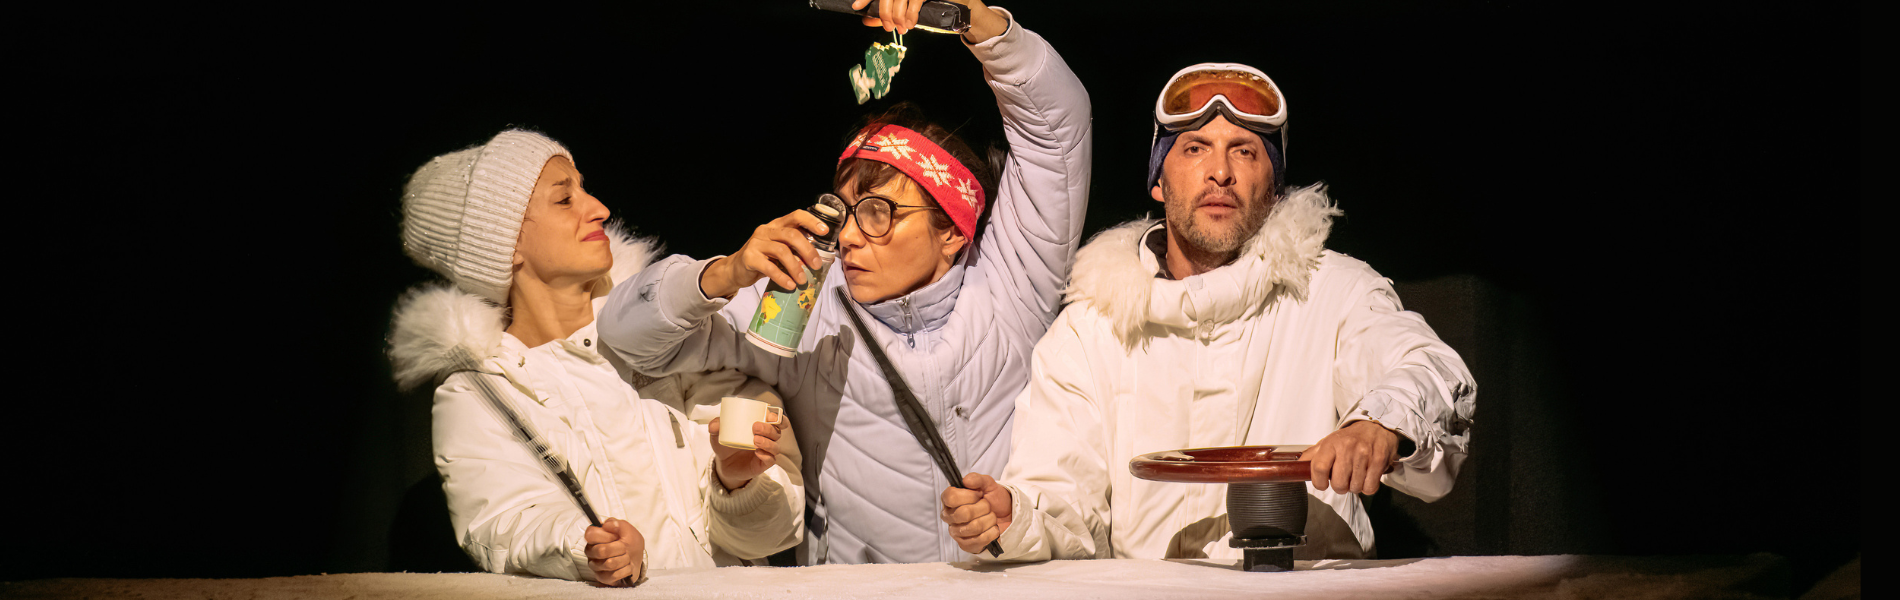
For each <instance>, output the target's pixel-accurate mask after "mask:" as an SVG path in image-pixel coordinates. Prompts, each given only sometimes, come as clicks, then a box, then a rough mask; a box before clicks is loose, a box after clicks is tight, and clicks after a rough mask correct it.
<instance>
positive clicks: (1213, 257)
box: [1161, 180, 1273, 269]
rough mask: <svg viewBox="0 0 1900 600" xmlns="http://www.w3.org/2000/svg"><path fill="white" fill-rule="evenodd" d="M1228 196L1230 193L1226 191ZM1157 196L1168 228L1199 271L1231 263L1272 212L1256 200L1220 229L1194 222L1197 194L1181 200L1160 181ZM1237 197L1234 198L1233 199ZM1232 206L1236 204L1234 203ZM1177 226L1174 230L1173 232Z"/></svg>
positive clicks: (1261, 200) (1264, 201) (1268, 202)
mask: <svg viewBox="0 0 1900 600" xmlns="http://www.w3.org/2000/svg"><path fill="white" fill-rule="evenodd" d="M1230 193H1231V192H1230ZM1161 195H1162V197H1163V198H1167V200H1168V201H1167V203H1166V208H1167V216H1168V225H1169V229H1175V230H1176V235H1178V236H1179V239H1180V243H1181V245H1182V248H1181V250H1182V251H1183V252H1184V253H1186V254H1187V258H1188V260H1189V261H1190V262H1193V263H1195V264H1197V265H1200V266H1201V267H1202V268H1203V269H1212V268H1214V267H1218V266H1221V265H1225V264H1227V263H1228V262H1231V261H1233V259H1234V257H1235V256H1236V255H1238V254H1239V253H1240V246H1241V245H1242V244H1245V243H1247V241H1248V240H1251V239H1253V236H1254V234H1257V233H1260V228H1261V227H1262V226H1264V225H1265V224H1266V222H1267V214H1268V213H1270V212H1272V210H1273V202H1271V200H1270V197H1269V198H1256V199H1254V200H1253V201H1252V202H1247V203H1245V204H1242V205H1241V206H1240V210H1239V211H1237V213H1238V214H1236V215H1235V217H1236V218H1234V219H1232V220H1231V222H1229V223H1226V224H1225V225H1224V226H1223V225H1219V224H1214V223H1202V222H1200V221H1199V219H1198V215H1197V211H1195V210H1194V204H1195V202H1196V201H1197V200H1199V199H1200V197H1201V194H1198V193H1196V194H1193V195H1191V196H1189V197H1186V198H1182V197H1177V196H1176V195H1175V191H1174V189H1173V186H1170V185H1168V182H1167V181H1165V180H1164V181H1162V182H1161ZM1237 199H1238V198H1236V200H1237ZM1236 204H1240V203H1239V202H1236ZM1177 227H1178V229H1177Z"/></svg>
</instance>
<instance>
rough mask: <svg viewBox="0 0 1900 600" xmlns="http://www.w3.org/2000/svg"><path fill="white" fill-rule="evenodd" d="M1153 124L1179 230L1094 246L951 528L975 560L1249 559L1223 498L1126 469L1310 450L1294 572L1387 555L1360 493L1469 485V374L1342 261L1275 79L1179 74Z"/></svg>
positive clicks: (1330, 212) (1165, 225) (1362, 266)
mask: <svg viewBox="0 0 1900 600" xmlns="http://www.w3.org/2000/svg"><path fill="white" fill-rule="evenodd" d="M1154 118H1155V135H1154V138H1153V142H1152V151H1151V153H1150V158H1149V164H1148V178H1147V184H1148V193H1149V196H1150V197H1152V198H1153V199H1154V200H1156V201H1158V202H1161V203H1162V204H1163V205H1164V206H1165V207H1166V210H1165V214H1166V220H1165V221H1162V222H1155V221H1154V220H1151V219H1142V220H1137V221H1134V222H1131V223H1128V224H1124V225H1121V226H1118V227H1115V228H1112V229H1109V230H1107V231H1104V232H1103V233H1101V234H1099V235H1097V236H1095V237H1094V238H1093V239H1092V240H1091V241H1090V242H1089V243H1088V244H1087V245H1086V246H1084V247H1083V248H1082V250H1081V251H1080V252H1079V253H1078V255H1077V258H1076V264H1075V269H1074V272H1073V275H1072V277H1071V279H1070V282H1069V287H1068V289H1067V298H1066V300H1067V301H1068V302H1070V303H1071V304H1070V306H1069V307H1068V309H1067V310H1064V311H1063V312H1062V314H1061V315H1060V316H1058V317H1057V319H1056V321H1055V323H1054V324H1052V325H1051V326H1050V328H1049V333H1048V334H1047V335H1045V336H1044V337H1043V338H1042V340H1041V341H1039V342H1038V343H1037V345H1036V349H1035V352H1034V355H1033V357H1032V359H1031V369H1032V372H1033V373H1034V374H1035V376H1034V377H1031V379H1030V383H1029V388H1028V389H1027V390H1026V391H1025V392H1024V393H1023V395H1022V396H1021V397H1020V399H1019V400H1018V401H1017V407H1016V422H1015V429H1014V431H1013V435H1012V438H1013V442H1014V446H1013V448H1012V451H1011V454H1010V458H1009V463H1008V466H1007V467H1006V468H1005V470H1004V472H1003V474H1002V475H1003V476H1002V478H1001V480H1000V481H997V480H995V479H992V478H991V477H990V476H989V475H988V474H983V473H972V474H970V475H967V476H966V477H965V481H964V483H965V485H966V487H968V488H969V489H958V488H954V487H952V488H947V489H945V490H944V492H943V494H942V500H943V511H942V515H941V518H942V520H943V521H944V522H945V523H946V524H947V525H948V527H949V529H950V533H951V536H952V537H953V538H955V539H956V540H957V542H958V544H959V546H961V547H962V548H963V550H964V551H966V552H973V553H974V552H977V551H979V550H981V549H982V548H983V547H984V546H985V545H986V544H988V543H989V542H991V541H996V542H998V543H999V544H1000V546H1001V547H1002V550H1003V554H1002V556H1001V557H1000V558H1001V559H1003V560H1047V559H1073V558H1111V557H1113V558H1187V557H1210V558H1238V557H1239V556H1240V552H1241V551H1240V550H1239V549H1236V548H1232V547H1230V546H1229V544H1228V539H1229V538H1230V537H1231V536H1232V534H1231V532H1230V531H1229V529H1230V528H1229V525H1228V519H1227V507H1226V506H1225V499H1224V498H1225V495H1224V494H1223V493H1222V492H1223V490H1222V489H1218V488H1210V486H1202V485H1188V484H1179V483H1164V482H1153V481H1145V480H1139V479H1135V478H1134V477H1133V476H1132V475H1131V474H1130V472H1129V467H1128V465H1129V461H1130V460H1131V459H1133V458H1135V457H1136V456H1139V455H1142V454H1145V453H1150V452H1157V451H1165V450H1172V449H1178V448H1207V447H1218V446H1242V445H1275V446H1281V447H1282V448H1285V447H1287V446H1289V445H1295V446H1294V447H1296V448H1297V447H1300V446H1305V448H1304V453H1303V454H1302V456H1301V459H1302V460H1307V461H1310V462H1311V463H1312V465H1311V466H1312V472H1313V479H1312V482H1311V484H1310V485H1309V487H1308V488H1307V490H1308V494H1309V495H1310V496H1311V499H1310V500H1309V502H1308V505H1307V506H1308V510H1307V515H1308V516H1307V519H1306V529H1305V534H1306V540H1305V545H1304V546H1301V547H1300V548H1299V549H1298V550H1296V551H1295V558H1297V559H1303V560H1310V559H1315V558H1322V557H1330V558H1350V557H1368V556H1371V555H1372V554H1373V548H1374V547H1373V535H1372V533H1373V532H1372V527H1371V524H1370V522H1368V521H1367V519H1366V514H1365V511H1364V509H1363V508H1362V506H1361V503H1360V499H1359V498H1358V496H1357V495H1356V494H1371V493H1374V492H1376V491H1378V489H1379V486H1380V485H1381V484H1384V485H1390V486H1392V487H1393V488H1395V489H1397V490H1399V491H1401V492H1405V493H1408V494H1411V495H1413V496H1417V497H1420V498H1422V499H1425V500H1428V501H1429V500H1435V499H1437V498H1439V497H1441V496H1443V495H1445V494H1446V493H1448V492H1450V491H1451V486H1452V482H1453V480H1454V479H1455V478H1456V476H1457V471H1458V466H1459V465H1460V464H1461V463H1462V462H1463V461H1464V458H1465V456H1466V448H1467V443H1468V440H1469V439H1470V432H1469V427H1470V418H1471V414H1472V410H1473V408H1474V406H1475V404H1474V401H1475V400H1474V399H1475V390H1476V387H1475V385H1474V383H1473V381H1472V377H1471V374H1470V372H1469V371H1468V370H1467V369H1466V368H1465V365H1464V363H1463V361H1462V360H1460V358H1459V357H1458V354H1457V353H1456V352H1454V351H1453V350H1452V349H1451V348H1450V347H1448V346H1446V345H1445V344H1444V342H1442V341H1440V340H1439V339H1438V336H1437V335H1436V334H1435V333H1433V332H1432V330H1431V328H1430V327H1428V326H1427V325H1426V324H1425V321H1424V319H1423V318H1421V317H1419V316H1418V315H1417V314H1416V313H1411V312H1405V311H1404V309H1403V308H1401V307H1400V305H1399V301H1398V298H1397V295H1396V294H1395V293H1394V292H1393V290H1392V287H1391V284H1390V282H1388V281H1387V280H1386V279H1385V278H1383V277H1381V276H1379V274H1378V273H1377V272H1375V271H1373V270H1372V268H1371V267H1370V266H1368V265H1366V263H1364V262H1362V261H1359V260H1356V259H1353V258H1351V257H1348V256H1346V255H1343V254H1339V253H1336V252H1332V251H1329V250H1325V249H1324V245H1325V241H1326V237H1327V234H1328V232H1329V231H1330V229H1331V224H1332V219H1333V218H1334V217H1336V216H1338V215H1340V214H1342V213H1341V212H1340V211H1339V209H1338V208H1336V207H1335V206H1334V204H1333V201H1332V200H1331V199H1329V198H1328V197H1327V196H1326V193H1325V189H1324V186H1323V185H1319V184H1315V185H1311V186H1306V187H1289V186H1288V185H1287V179H1286V125H1287V102H1286V98H1285V96H1284V95H1283V94H1281V93H1280V88H1279V87H1278V86H1277V85H1275V84H1274V82H1273V80H1272V79H1270V78H1268V77H1267V76H1266V74H1265V73H1262V72H1261V71H1260V70H1258V69H1255V68H1253V67H1249V66H1247V65H1241V64H1228V63H1207V64H1200V65H1195V66H1192V67H1188V68H1186V69H1183V70H1181V71H1180V72H1179V73H1176V74H1175V75H1174V77H1173V78H1171V79H1170V80H1169V81H1168V84H1167V85H1166V86H1165V87H1164V88H1163V90H1162V93H1161V96H1160V97H1159V98H1157V99H1156V101H1155V113H1154ZM1111 523H1112V524H1113V526H1112V527H1111V526H1110V524H1111ZM977 558H978V559H989V557H988V556H987V555H981V556H977Z"/></svg>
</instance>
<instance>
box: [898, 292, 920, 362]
mask: <svg viewBox="0 0 1900 600" xmlns="http://www.w3.org/2000/svg"><path fill="white" fill-rule="evenodd" d="M897 306H898V308H902V309H904V345H906V346H910V348H911V349H912V350H915V349H917V338H916V337H914V335H913V333H912V330H913V329H914V328H915V325H914V324H913V316H914V315H912V313H911V312H910V298H898V299H897Z"/></svg>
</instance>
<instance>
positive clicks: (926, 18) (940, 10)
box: [810, 0, 970, 33]
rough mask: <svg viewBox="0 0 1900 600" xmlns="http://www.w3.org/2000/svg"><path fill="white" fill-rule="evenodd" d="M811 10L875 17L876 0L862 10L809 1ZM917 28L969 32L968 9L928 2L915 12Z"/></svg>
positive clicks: (836, 1) (846, 2) (847, 1)
mask: <svg viewBox="0 0 1900 600" xmlns="http://www.w3.org/2000/svg"><path fill="white" fill-rule="evenodd" d="M810 1H811V7H812V8H819V9H824V10H829V11H832V12H841V13H850V14H854V15H858V16H860V17H873V18H875V17H877V0H871V3H870V4H866V5H865V6H864V10H851V0H810ZM917 28H918V29H922V30H924V31H935V32H937V33H963V32H965V31H969V30H970V7H968V6H964V5H961V4H956V3H954V2H944V1H943V0H929V1H928V2H925V3H924V5H923V7H922V8H919V9H918V10H917Z"/></svg>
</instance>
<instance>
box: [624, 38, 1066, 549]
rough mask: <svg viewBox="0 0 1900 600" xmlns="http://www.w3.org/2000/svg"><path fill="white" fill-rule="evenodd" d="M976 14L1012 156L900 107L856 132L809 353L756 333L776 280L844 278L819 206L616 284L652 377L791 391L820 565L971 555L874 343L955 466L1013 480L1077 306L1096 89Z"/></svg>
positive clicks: (805, 345) (637, 354)
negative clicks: (777, 348)
mask: <svg viewBox="0 0 1900 600" xmlns="http://www.w3.org/2000/svg"><path fill="white" fill-rule="evenodd" d="M859 4H863V2H860V3H859ZM920 4H921V2H920V1H917V0H886V1H885V2H882V3H881V5H882V6H881V10H882V11H883V12H882V15H881V18H869V19H866V20H865V21H866V24H867V25H875V26H882V27H884V28H886V29H892V30H897V31H905V30H908V29H909V28H910V27H912V26H914V25H915V24H916V14H917V9H918V7H919V5H920ZM959 4H965V5H966V6H968V7H969V9H970V29H969V31H968V32H966V33H964V35H963V38H964V41H965V43H966V45H968V47H969V48H970V51H971V53H973V54H975V55H976V57H977V60H978V61H979V62H981V63H982V67H983V68H982V73H983V75H984V77H985V79H986V80H987V83H988V84H989V86H990V89H991V90H992V91H993V92H994V93H995V94H996V99H997V105H998V107H999V108H1000V109H1001V111H1002V117H1003V129H1004V133H1005V135H1006V136H1007V138H1008V140H1009V145H1010V149H1009V153H1008V155H1007V157H1003V156H1000V155H999V156H997V159H996V161H995V162H996V163H998V164H997V165H996V166H992V165H991V164H990V161H986V160H983V159H981V158H979V157H978V156H977V155H976V154H975V153H973V152H971V151H970V148H969V147H968V146H967V145H966V144H964V142H962V141H961V140H959V139H957V137H956V136H955V135H953V134H951V133H950V132H949V131H947V130H945V129H944V128H943V127H940V126H937V125H934V124H931V123H929V122H927V121H924V120H922V119H920V118H918V117H917V115H916V114H915V111H914V110H910V109H908V107H906V106H903V105H900V106H899V107H898V108H897V109H896V110H894V111H892V112H890V113H886V114H883V115H879V116H876V117H873V118H871V119H869V120H868V122H867V124H865V125H864V126H862V127H859V128H857V129H854V130H852V134H851V135H850V136H849V141H848V142H847V143H846V145H845V147H844V148H843V149H842V153H841V154H840V156H839V159H838V163H837V169H836V171H835V175H834V178H833V181H834V183H835V187H836V189H835V192H836V193H837V195H838V196H839V197H840V198H841V199H843V200H844V204H845V205H846V206H847V207H848V211H847V212H846V213H845V214H844V215H843V217H844V219H843V222H842V223H841V224H840V225H839V227H841V228H842V230H841V231H839V232H837V233H838V249H837V260H836V261H835V262H834V263H833V264H832V265H831V266H830V267H829V270H830V271H829V275H828V276H826V277H825V279H824V281H823V283H822V287H823V289H821V290H820V294H819V295H818V298H819V301H818V302H817V304H816V306H815V307H813V308H812V309H811V311H812V314H811V320H810V322H809V324H808V325H807V326H806V331H805V334H804V338H803V341H802V342H800V343H799V345H798V348H797V353H796V354H795V356H792V357H781V356H779V355H777V354H774V353H773V352H769V351H767V350H765V349H764V348H761V347H759V346H755V345H753V344H752V343H749V342H748V341H747V340H746V336H745V331H744V328H745V326H746V324H747V323H748V322H749V320H750V318H751V317H752V315H753V313H754V311H756V310H757V309H758V307H759V304H760V298H761V295H762V294H763V293H764V291H765V289H766V286H767V285H768V283H776V284H777V285H779V286H783V287H784V288H793V287H796V286H797V285H799V284H802V283H804V282H805V279H806V272H805V268H804V267H809V268H811V269H812V270H814V271H818V270H820V269H824V268H826V267H824V263H823V262H822V261H821V260H820V258H819V254H818V252H817V251H816V250H815V249H814V248H813V246H812V244H811V243H810V242H809V241H807V238H806V236H807V235H813V236H820V235H824V234H826V233H829V231H828V229H827V228H826V227H825V225H824V224H823V223H822V222H821V221H819V220H818V219H817V218H815V217H813V216H812V215H811V214H809V213H806V212H805V211H802V210H800V211H797V212H793V213H792V214H790V215H787V216H785V217H782V218H780V219H777V220H775V221H772V222H771V223H767V224H765V225H762V226H760V227H758V228H757V229H756V230H755V231H753V233H752V236H751V238H750V239H748V240H746V242H745V245H744V246H743V247H741V248H740V249H739V250H738V251H737V252H734V253H733V254H732V255H730V256H721V257H714V258H711V259H706V260H698V261H695V260H693V259H692V258H689V257H685V256H673V257H670V258H667V259H665V260H662V261H660V262H658V263H656V264H654V265H653V266H651V267H649V268H648V269H647V270H646V271H644V272H642V273H641V274H640V275H639V276H638V278H637V279H636V280H634V281H633V282H632V283H631V285H626V286H622V287H616V288H614V292H613V293H612V294H611V296H610V298H609V300H608V303H607V307H606V308H605V310H603V311H602V313H601V339H602V340H603V341H604V342H606V343H607V344H608V346H609V347H611V348H613V349H614V350H616V351H617V352H618V353H619V354H620V356H621V357H623V358H625V359H626V360H627V361H628V363H629V364H630V365H631V366H632V367H633V368H635V369H637V370H640V371H642V372H644V373H647V374H649V375H654V376H662V375H667V374H671V373H679V372H693V371H704V370H709V369H720V368H726V367H735V368H737V369H739V370H740V371H743V372H746V373H748V374H751V375H754V376H757V377H759V378H760V379H763V380H765V381H766V382H768V383H771V384H773V385H774V386H776V387H777V388H778V389H779V391H780V393H781V395H782V396H784V398H785V406H786V414H787V415H788V416H789V417H790V419H791V422H792V427H793V428H795V429H796V430H798V431H799V445H800V447H801V451H802V452H803V454H804V457H805V459H804V475H805V477H804V481H805V491H806V498H807V511H806V513H807V514H806V519H805V523H806V541H805V543H804V544H801V545H800V547H799V560H800V562H801V563H803V564H824V563H870V562H938V561H959V560H967V559H968V557H969V555H968V554H965V553H964V552H963V551H962V550H961V549H959V548H958V546H957V543H956V541H955V540H953V539H951V537H950V536H949V535H948V533H946V532H945V531H944V528H943V526H942V524H941V522H940V521H939V520H938V514H937V511H938V501H937V496H938V493H939V492H940V491H941V490H943V488H944V486H946V485H948V484H949V483H950V482H949V481H948V480H947V479H946V478H945V477H944V475H943V474H942V471H943V470H944V467H943V466H939V465H938V463H936V462H934V461H933V456H932V454H930V453H927V452H926V451H925V450H924V447H923V445H922V444H921V443H920V438H924V437H925V436H926V432H919V431H913V430H912V429H911V428H910V427H909V426H908V425H907V424H906V423H907V422H906V420H905V419H904V417H903V414H902V413H900V408H899V406H898V402H899V397H898V396H897V394H896V393H894V392H893V387H892V386H893V383H892V381H891V380H889V379H887V378H886V377H884V376H883V371H882V368H881V367H880V365H879V363H878V361H877V359H876V358H874V356H873V351H872V348H871V347H870V345H875V347H876V348H877V349H880V350H881V351H882V353H883V354H885V355H887V356H888V360H889V361H890V363H891V366H892V367H894V370H895V371H896V373H897V374H898V375H899V376H900V379H901V380H902V381H903V383H904V384H907V388H908V390H909V391H910V392H911V394H912V395H914V397H915V398H916V401H917V402H918V403H919V404H921V406H922V412H925V413H928V421H932V422H934V425H935V427H934V428H935V429H936V433H937V434H938V436H937V437H939V438H940V439H941V445H940V446H939V447H940V448H941V449H942V450H945V451H947V453H948V454H949V455H950V457H952V460H953V464H954V468H956V469H958V470H962V471H977V472H989V473H995V472H1001V469H1002V467H1003V463H1004V461H1005V460H1006V458H1007V456H1008V455H1009V449H1010V425H1011V421H1012V418H1011V415H1012V414H1013V412H1014V407H1015V399H1016V396H1017V394H1018V393H1019V392H1021V391H1022V389H1023V387H1024V385H1025V384H1026V383H1027V382H1028V379H1029V366H1028V362H1027V359H1028V357H1029V354H1030V352H1031V350H1032V349H1033V348H1034V346H1035V343H1036V340H1037V339H1039V338H1041V337H1042V334H1043V333H1044V332H1045V331H1046V330H1047V329H1048V325H1049V323H1050V322H1051V321H1052V320H1053V319H1054V318H1055V316H1056V312H1057V309H1058V308H1059V307H1060V304H1061V289H1062V282H1063V281H1064V280H1065V279H1066V278H1067V277H1068V274H1069V267H1070V265H1071V263H1072V262H1073V260H1074V257H1075V251H1076V247H1077V242H1078V240H1079V238H1080V236H1081V230H1082V215H1083V211H1084V210H1085V209H1086V208H1087V199H1088V184H1089V162H1090V114H1089V113H1090V106H1089V98H1088V92H1087V91H1086V90H1084V89H1083V88H1082V84H1081V82H1080V81H1079V80H1077V79H1076V76H1075V74H1074V73H1073V72H1071V71H1070V70H1069V67H1068V65H1067V64H1065V63H1064V62H1063V61H1062V58H1061V57H1060V56H1058V55H1057V54H1056V52H1055V51H1054V50H1053V49H1052V48H1050V46H1049V44H1048V43H1047V42H1045V41H1043V39H1042V38H1041V36H1038V35H1036V34H1035V33H1033V32H1031V31H1028V30H1025V29H1023V28H1022V27H1021V25H1020V24H1018V23H1015V22H1013V21H1014V19H1013V17H1012V16H1011V14H1010V13H1009V12H1007V11H1004V10H1002V9H999V8H993V7H987V6H984V5H983V4H982V3H981V2H978V1H975V0H970V1H968V2H959ZM836 288H844V289H845V290H847V292H848V294H849V297H850V301H843V300H840V299H839V296H838V292H837V291H836ZM854 316H855V317H856V319H858V320H860V321H862V322H863V323H865V327H866V329H865V331H867V332H868V336H869V339H864V338H865V336H862V335H859V334H858V332H857V331H858V330H856V329H855V328H854V326H853V324H852V321H853V317H854ZM911 414H912V415H913V416H914V415H915V413H911ZM933 443H934V441H933Z"/></svg>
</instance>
